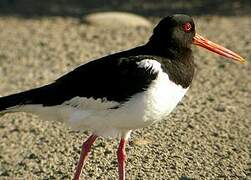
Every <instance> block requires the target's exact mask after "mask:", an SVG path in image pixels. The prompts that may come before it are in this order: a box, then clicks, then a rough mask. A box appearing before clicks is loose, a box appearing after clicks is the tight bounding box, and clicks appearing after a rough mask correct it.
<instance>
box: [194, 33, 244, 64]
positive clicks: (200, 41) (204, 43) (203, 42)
mask: <svg viewBox="0 0 251 180" xmlns="http://www.w3.org/2000/svg"><path fill="white" fill-rule="evenodd" d="M193 44H195V45H197V46H200V47H203V48H206V49H208V50H209V51H212V52H214V53H217V54H219V55H221V56H224V57H226V58H229V59H232V60H235V61H238V62H240V63H244V62H245V59H244V58H242V57H241V56H240V55H238V54H236V53H235V52H233V51H231V50H229V49H227V48H225V47H223V46H221V45H218V44H216V43H214V42H212V41H209V40H208V39H206V38H204V37H202V36H201V35H199V34H197V33H196V34H195V36H194V38H193Z"/></svg>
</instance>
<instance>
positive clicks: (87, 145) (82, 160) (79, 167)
mask: <svg viewBox="0 0 251 180" xmlns="http://www.w3.org/2000/svg"><path fill="white" fill-rule="evenodd" d="M97 137H98V136H96V135H94V134H93V135H91V136H90V137H89V138H88V139H87V140H86V141H85V142H84V143H83V145H82V151H81V154H80V158H79V161H78V165H77V167H76V171H75V174H74V178H73V180H79V177H80V174H81V170H82V167H83V166H84V165H85V162H86V160H87V157H88V154H89V152H90V150H91V146H92V144H93V143H94V142H95V140H96V139H97Z"/></svg>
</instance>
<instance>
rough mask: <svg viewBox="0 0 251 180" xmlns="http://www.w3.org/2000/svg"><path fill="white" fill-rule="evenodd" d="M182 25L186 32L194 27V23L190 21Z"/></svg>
mask: <svg viewBox="0 0 251 180" xmlns="http://www.w3.org/2000/svg"><path fill="white" fill-rule="evenodd" d="M182 27H183V30H184V31H185V32H189V31H190V30H191V29H192V25H191V24H190V23H186V24H183V25H182Z"/></svg>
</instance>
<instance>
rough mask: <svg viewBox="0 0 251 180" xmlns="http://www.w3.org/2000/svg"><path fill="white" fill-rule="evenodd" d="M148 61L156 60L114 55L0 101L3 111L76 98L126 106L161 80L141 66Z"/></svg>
mask: <svg viewBox="0 0 251 180" xmlns="http://www.w3.org/2000/svg"><path fill="white" fill-rule="evenodd" d="M114 57H115V58H114ZM144 59H153V57H151V56H143V55H139V56H129V57H121V56H120V57H116V56H114V55H110V56H107V57H104V58H101V59H98V60H95V61H91V62H89V63H87V64H84V65H82V66H80V67H78V68H76V69H75V70H73V71H71V72H69V73H68V74H66V75H64V76H63V77H61V78H59V79H57V80H56V81H55V82H53V83H51V84H49V85H46V86H43V87H40V88H36V89H32V90H29V91H25V92H21V93H17V94H14V95H10V96H6V97H2V98H0V111H1V110H5V109H7V108H8V107H12V106H16V105H24V104H43V105H44V106H53V105H59V104H62V103H63V102H65V101H67V100H70V99H72V98H74V97H86V98H94V99H98V98H101V99H107V100H109V101H116V102H125V101H127V100H128V99H129V98H130V97H131V96H132V95H134V94H136V93H139V92H142V91H144V90H145V89H146V88H147V87H148V86H149V85H150V83H151V82H152V80H154V79H155V78H156V77H157V73H158V72H156V71H153V69H152V67H141V66H139V65H138V62H140V61H142V60H144Z"/></svg>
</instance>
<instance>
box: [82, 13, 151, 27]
mask: <svg viewBox="0 0 251 180" xmlns="http://www.w3.org/2000/svg"><path fill="white" fill-rule="evenodd" d="M84 21H85V22H87V23H88V24H92V25H98V26H105V27H114V26H116V27H121V26H127V27H146V28H149V27H151V26H152V24H151V22H150V21H148V20H147V19H145V18H144V17H142V16H139V15H136V14H132V13H127V12H102V13H93V14H89V15H87V16H85V17H84Z"/></svg>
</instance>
